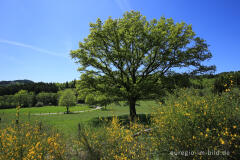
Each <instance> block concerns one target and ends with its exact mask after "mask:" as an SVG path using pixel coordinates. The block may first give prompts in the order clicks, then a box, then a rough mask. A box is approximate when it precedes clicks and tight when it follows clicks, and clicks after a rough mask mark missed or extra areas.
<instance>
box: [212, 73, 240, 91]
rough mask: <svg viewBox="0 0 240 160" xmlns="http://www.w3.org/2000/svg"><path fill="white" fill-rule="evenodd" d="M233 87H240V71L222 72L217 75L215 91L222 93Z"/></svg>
mask: <svg viewBox="0 0 240 160" xmlns="http://www.w3.org/2000/svg"><path fill="white" fill-rule="evenodd" d="M231 87H238V88H240V71H238V72H228V73H221V74H219V75H218V76H217V78H216V80H215V83H214V91H215V92H217V93H222V92H223V91H226V90H228V89H229V88H231Z"/></svg>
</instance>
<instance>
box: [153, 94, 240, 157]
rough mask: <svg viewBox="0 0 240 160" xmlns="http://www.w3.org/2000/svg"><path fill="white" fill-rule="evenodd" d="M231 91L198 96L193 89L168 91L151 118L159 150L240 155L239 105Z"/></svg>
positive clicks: (183, 154)
mask: <svg viewBox="0 0 240 160" xmlns="http://www.w3.org/2000/svg"><path fill="white" fill-rule="evenodd" d="M234 93H236V91H235V92H231V91H230V92H227V93H225V94H223V95H222V96H216V95H211V96H210V95H208V96H203V97H200V95H199V92H197V91H196V90H191V89H188V90H186V89H181V90H180V91H178V92H175V94H173V95H170V96H169V99H168V101H166V104H165V105H161V107H160V108H159V111H158V112H157V113H156V114H155V115H154V118H153V123H154V124H153V126H154V127H155V129H154V131H153V138H154V141H153V142H154V143H153V145H154V147H155V148H157V151H158V154H164V153H167V155H168V156H169V157H171V154H172V157H177V158H180V159H193V158H195V159H238V158H240V134H239V133H240V128H239V127H240V126H239V124H240V114H239V109H240V106H239V103H238V99H239V97H238V94H234ZM238 93H239V91H238ZM169 153H170V154H169ZM218 154H219V155H218Z"/></svg>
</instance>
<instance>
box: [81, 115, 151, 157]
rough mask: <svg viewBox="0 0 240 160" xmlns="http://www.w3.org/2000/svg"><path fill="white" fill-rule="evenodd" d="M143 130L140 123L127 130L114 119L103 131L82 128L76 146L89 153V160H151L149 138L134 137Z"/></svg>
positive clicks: (133, 124)
mask: <svg viewBox="0 0 240 160" xmlns="http://www.w3.org/2000/svg"><path fill="white" fill-rule="evenodd" d="M104 121H106V120H104ZM142 129H143V126H142V125H141V124H138V123H131V124H130V128H126V127H124V126H122V125H121V123H120V122H119V119H118V118H117V117H114V118H113V119H112V121H111V123H110V125H106V126H104V127H103V128H102V129H101V130H93V129H92V128H83V127H82V128H81V129H80V133H79V137H78V141H77V142H76V144H78V147H79V148H80V149H81V150H83V151H87V153H88V157H89V158H88V159H91V158H93V157H94V158H96V159H106V160H108V159H132V160H134V159H137V160H140V159H143V160H145V159H150V158H152V157H151V149H150V148H151V144H150V143H149V142H148V141H147V139H148V138H147V137H145V138H146V139H142V138H140V137H134V133H136V132H138V131H141V130H142Z"/></svg>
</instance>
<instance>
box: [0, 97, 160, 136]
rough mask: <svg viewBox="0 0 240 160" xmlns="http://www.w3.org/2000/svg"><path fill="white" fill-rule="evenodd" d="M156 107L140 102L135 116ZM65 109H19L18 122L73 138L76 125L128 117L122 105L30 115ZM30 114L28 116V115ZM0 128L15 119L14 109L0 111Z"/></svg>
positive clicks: (73, 108) (80, 107) (75, 108)
mask: <svg viewBox="0 0 240 160" xmlns="http://www.w3.org/2000/svg"><path fill="white" fill-rule="evenodd" d="M155 106H157V103H155V101H140V102H138V105H137V106H136V110H137V114H140V115H146V114H150V113H152V112H153V108H154V107H155ZM65 110H66V107H59V106H57V107H53V106H45V107H33V108H22V109H20V121H30V122H35V121H39V122H40V121H41V122H42V123H46V124H47V125H51V126H53V127H54V128H56V129H58V130H60V131H61V132H62V133H64V135H66V136H75V135H76V134H77V125H78V123H84V124H89V125H94V126H95V127H97V126H98V125H100V124H98V120H99V117H112V116H120V118H122V119H127V118H128V115H129V107H128V106H125V105H124V104H123V103H121V104H120V105H116V104H111V105H109V106H107V109H106V110H94V111H88V110H91V108H90V107H89V106H87V105H80V106H76V107H71V108H70V111H80V110H86V112H82V113H73V114H49V115H48V114H47V115H31V114H36V113H49V112H50V113H54V112H64V111H65ZM29 113H30V115H29ZM0 117H1V126H4V125H7V124H9V123H11V122H12V121H15V119H16V109H2V110H0Z"/></svg>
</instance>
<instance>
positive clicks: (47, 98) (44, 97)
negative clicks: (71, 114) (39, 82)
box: [36, 92, 58, 105]
mask: <svg viewBox="0 0 240 160" xmlns="http://www.w3.org/2000/svg"><path fill="white" fill-rule="evenodd" d="M36 100H37V102H42V103H43V105H57V104H58V95H57V93H46V92H41V93H39V94H38V95H37V96H36Z"/></svg>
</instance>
